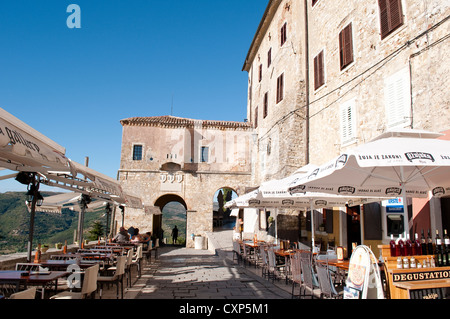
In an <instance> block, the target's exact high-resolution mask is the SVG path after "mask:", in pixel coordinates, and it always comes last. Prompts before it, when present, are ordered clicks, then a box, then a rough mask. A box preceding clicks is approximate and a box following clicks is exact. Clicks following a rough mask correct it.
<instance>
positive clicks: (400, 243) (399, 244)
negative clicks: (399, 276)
mask: <svg viewBox="0 0 450 319" xmlns="http://www.w3.org/2000/svg"><path fill="white" fill-rule="evenodd" d="M396 251H397V256H405V255H404V252H405V242H404V241H403V239H402V235H401V234H400V235H398V239H397V244H396Z"/></svg>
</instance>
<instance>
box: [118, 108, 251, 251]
mask: <svg viewBox="0 0 450 319" xmlns="http://www.w3.org/2000/svg"><path fill="white" fill-rule="evenodd" d="M120 123H121V124H122V126H123V134H122V151H121V162H120V170H119V173H118V178H119V181H120V183H121V185H122V187H123V189H124V190H125V191H130V192H132V193H133V194H136V195H137V196H140V197H141V198H142V201H143V203H144V205H146V206H158V207H163V206H164V205H165V204H166V203H168V202H170V201H173V200H174V201H178V202H181V203H182V204H183V205H184V206H185V208H186V211H187V213H186V223H187V225H186V233H187V241H186V246H187V247H193V246H194V241H193V240H192V239H191V236H190V235H191V234H195V235H204V234H205V233H206V232H210V231H213V211H214V208H213V202H212V201H211V199H212V198H213V197H214V194H215V192H216V191H217V190H218V189H220V188H221V187H223V186H224V185H227V186H228V187H230V188H232V189H234V190H235V191H236V192H237V193H238V194H239V195H242V194H243V193H244V192H245V189H246V187H249V186H250V185H251V144H250V143H252V136H251V135H252V130H253V129H252V127H251V125H250V124H249V123H247V122H226V121H204V120H192V119H185V118H178V117H173V116H158V117H135V118H129V119H124V120H122V121H120ZM156 216H158V215H151V214H149V213H147V212H146V211H145V210H139V209H128V210H127V211H126V218H125V227H130V226H133V227H138V228H139V229H140V231H142V232H146V231H153V229H154V222H158V219H160V217H156Z"/></svg>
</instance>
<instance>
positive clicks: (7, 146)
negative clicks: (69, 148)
mask: <svg viewBox="0 0 450 319" xmlns="http://www.w3.org/2000/svg"><path fill="white" fill-rule="evenodd" d="M65 153H66V150H65V148H64V147H62V146H60V145H59V144H57V143H56V142H54V141H52V140H51V139H49V138H48V137H46V136H44V135H43V134H41V133H40V132H38V131H36V130H35V129H33V128H32V127H30V126H28V125H27V124H25V123H24V122H22V121H20V120H19V119H18V118H16V117H14V116H13V115H11V114H10V113H8V112H6V111H5V110H4V109H2V108H0V167H4V168H7V169H11V170H14V171H22V172H40V173H42V172H48V171H49V170H59V169H67V167H68V159H67V158H66V157H65Z"/></svg>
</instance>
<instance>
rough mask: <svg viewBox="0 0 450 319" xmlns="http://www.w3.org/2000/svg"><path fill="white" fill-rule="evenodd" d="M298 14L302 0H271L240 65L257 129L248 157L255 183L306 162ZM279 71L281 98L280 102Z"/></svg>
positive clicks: (274, 176) (301, 45)
mask: <svg viewBox="0 0 450 319" xmlns="http://www.w3.org/2000/svg"><path fill="white" fill-rule="evenodd" d="M302 16H303V4H302V3H301V1H279V0H278V1H270V3H269V5H268V6H267V9H266V12H265V14H264V17H263V20H262V21H261V23H260V25H259V27H258V30H257V32H256V34H255V37H254V39H253V42H252V45H251V47H250V50H249V52H248V55H247V58H246V60H245V64H244V66H243V70H245V71H247V72H248V87H249V88H248V90H249V94H248V103H247V105H248V106H247V116H248V119H249V120H250V122H251V123H252V125H253V127H254V128H255V134H257V135H255V143H254V145H253V147H254V153H253V158H252V163H253V174H252V177H253V182H254V184H255V185H259V184H260V183H261V182H263V181H267V180H270V179H274V178H282V177H285V176H287V175H289V174H291V173H293V172H294V171H295V170H296V169H297V168H299V167H300V166H302V165H303V164H304V163H305V155H304V154H305V146H306V144H305V140H304V136H305V134H304V130H305V126H304V124H305V121H304V119H305V108H304V107H302V106H304V105H305V94H304V90H305V81H304V78H305V75H304V68H303V65H304V63H305V62H304V54H303V53H304V48H303V34H302V32H301V30H302V29H303V27H304V23H303V22H302V21H303V20H302ZM283 26H285V33H284V31H282V29H283ZM283 34H285V42H284V43H283V44H282V43H281V37H282V36H283ZM269 52H270V53H269ZM269 55H270V58H269ZM269 59H270V64H269ZM280 76H282V77H283V88H282V90H281V91H282V95H283V98H282V100H281V101H278V99H277V94H278V93H277V92H278V90H279V88H278V87H279V84H278V79H279V78H280ZM266 96H267V108H266V110H265V100H266ZM286 115H289V116H287V117H286Z"/></svg>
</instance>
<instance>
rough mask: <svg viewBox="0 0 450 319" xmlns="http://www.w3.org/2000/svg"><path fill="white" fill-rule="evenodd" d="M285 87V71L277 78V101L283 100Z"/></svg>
mask: <svg viewBox="0 0 450 319" xmlns="http://www.w3.org/2000/svg"><path fill="white" fill-rule="evenodd" d="M283 89H284V73H283V74H281V75H280V76H279V77H278V79H277V103H279V102H281V101H282V100H283Z"/></svg>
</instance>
